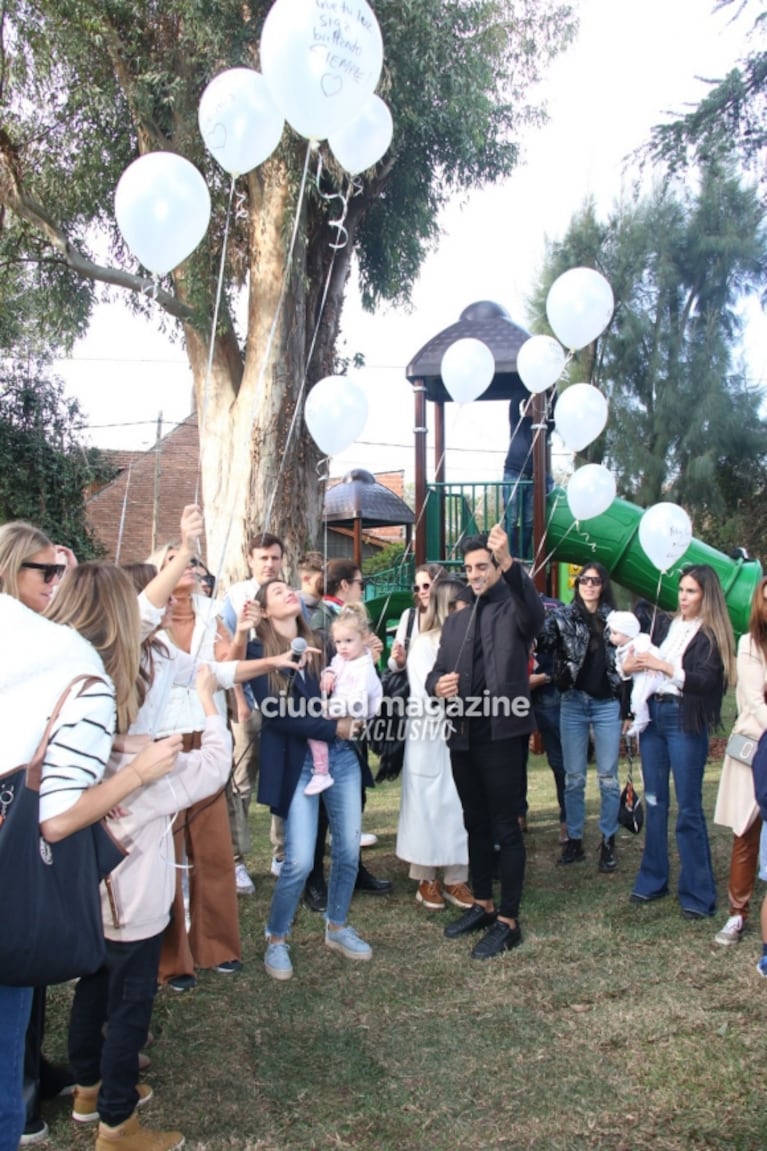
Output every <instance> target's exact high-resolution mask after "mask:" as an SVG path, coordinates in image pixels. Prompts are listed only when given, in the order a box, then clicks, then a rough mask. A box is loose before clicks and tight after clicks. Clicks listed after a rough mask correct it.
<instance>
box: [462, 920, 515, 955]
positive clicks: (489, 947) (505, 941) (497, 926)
mask: <svg viewBox="0 0 767 1151" xmlns="http://www.w3.org/2000/svg"><path fill="white" fill-rule="evenodd" d="M521 942H522V928H521V927H520V926H519V924H517V926H516V927H509V925H508V923H504V922H503V921H502V920H501V919H498V920H496V922H495V923H494V924H493V926H492V927H491V928H490V930H489V931H487V932H485V934H484V935H483V936H482V938H481V939H480V941H479V943H477V944H476V946H475V947H474V949H473V951H472V953H471V957H472V959H492V958H493V957H494V956H496V955H501V954H502V953H503V952H504V951H511V950H513V948H515V947H519V945H520V943H521Z"/></svg>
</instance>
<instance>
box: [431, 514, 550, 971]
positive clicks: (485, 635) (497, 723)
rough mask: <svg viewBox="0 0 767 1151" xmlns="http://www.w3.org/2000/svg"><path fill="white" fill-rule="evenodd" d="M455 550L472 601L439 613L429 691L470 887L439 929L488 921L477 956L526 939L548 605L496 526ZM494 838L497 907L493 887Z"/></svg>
mask: <svg viewBox="0 0 767 1151" xmlns="http://www.w3.org/2000/svg"><path fill="white" fill-rule="evenodd" d="M461 551H462V553H463V560H464V569H465V572H466V578H467V579H468V581H469V584H470V586H471V589H472V591H473V593H474V597H475V598H474V602H473V604H472V605H471V608H470V609H469V610H464V611H461V612H456V613H455V614H454V615H451V616H448V618H447V619H446V620H445V623H444V625H443V627H442V637H441V640H440V646H439V651H438V652H437V659H436V662H435V664H434V667H433V669H432V671H431V672H430V673H429V675H428V676H427V679H426V688H427V691H429V692H430V693H431V694H432V695H434V696H436V697H437V698H439V699H444V700H446V701H447V715H448V717H449V718H450V720H451V723H452V725H453V730H452V733H451V734H450V736H449V738H448V743H449V746H450V759H451V763H452V767H453V777H454V779H455V785H456V788H457V789H458V795H459V797H460V800H461V805H462V807H463V818H464V824H465V826H466V831H467V833H468V837H469V864H470V867H471V879H472V888H473V891H474V905H473V906H472V907H470V908H469V909H468V910H467V911H466V912H465V913H464V914H463V915H462V916H461V917H460V918H459V919H457V920H456V921H455V922H454V923H451V924H449V925H448V926H447V927H446V928H445V935H446V936H447V937H448V938H449V939H455V938H457V937H459V936H461V935H466V934H469V933H470V932H474V931H479V930H481V929H482V928H485V927H487V928H489V930H488V931H487V932H486V934H485V935H484V936H483V937H482V939H481V940H480V941H479V942H478V943H477V944H476V946H475V947H474V950H473V951H472V953H471V954H472V958H474V959H488V958H490V957H491V956H494V955H500V954H501V953H502V952H504V951H510V950H511V949H512V948H513V947H518V946H519V944H520V943H521V942H522V931H521V929H520V926H519V903H520V899H521V896H522V884H523V881H524V874H525V845H524V840H523V838H522V832H521V829H520V826H519V820H518V815H519V805H520V800H521V796H522V788H523V779H524V774H523V773H524V767H525V755H526V749H527V743H528V740H529V737H530V733H531V732H532V731H533V730H535V719H534V716H533V712H532V707H531V705H530V687H529V675H528V663H529V652H530V645H531V643H532V641H533V639H534V638H535V636H536V635H537V633H538V632H539V631H540V629H541V627H542V625H543V618H544V612H543V607H542V605H541V601H540V598H539V596H538V593H537V592H536V590H535V587H534V585H533V582H532V580H531V579H530V577H529V576H528V575H527V574H526V572H525V571H524V570H523V568H522V566H521V564H519V563H518V562H515V561H514V560H513V558H512V556H511V554H510V552H509V540H508V536H507V535H506V532H505V531H504V530H503V528H502V527H501V526H500V524H496V525H495V527H494V528H493V529H492V530H491V531H490V533H489V535H478V536H471V537H469V538H467V539H466V540H464V542H463V546H462V548H461ZM496 844H498V845H499V846H500V859H499V863H500V881H501V898H500V902H499V906H498V908H497V909H496V906H495V903H494V901H493V888H492V882H493V863H494V856H495V845H496Z"/></svg>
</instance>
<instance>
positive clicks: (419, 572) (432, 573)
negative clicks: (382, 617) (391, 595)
mask: <svg viewBox="0 0 767 1151" xmlns="http://www.w3.org/2000/svg"><path fill="white" fill-rule="evenodd" d="M444 570H445V569H444V568H441V567H440V566H439V564H422V565H421V567H419V568H416V572H415V582H414V583H413V604H414V606H413V607H409V608H408V609H407V611H404V612H403V613H402V616H401V617H400V621H399V623H398V624H397V633H396V635H395V636H394V643H393V644H392V649H391V655H390V656H389V671H401V670H402V668H403V667H404V666H405V662H406V660H407V653H408V649H409V647H410V645H411V644H412V642H413V640H414V639H415V637H416V636H417V635H418V633H419V631H420V630H421V624H422V623H423V621H424V619H425V618H426V612H427V610H428V607H429V597H430V596H431V589H432V585H433V584H434V583H435V581H436V580H437V579H439V577H440V576H441V575H443V574H444Z"/></svg>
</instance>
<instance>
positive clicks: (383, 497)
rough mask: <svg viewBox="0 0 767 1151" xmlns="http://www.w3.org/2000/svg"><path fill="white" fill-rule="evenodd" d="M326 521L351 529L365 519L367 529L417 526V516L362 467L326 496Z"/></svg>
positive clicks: (347, 476)
mask: <svg viewBox="0 0 767 1151" xmlns="http://www.w3.org/2000/svg"><path fill="white" fill-rule="evenodd" d="M325 519H326V520H327V521H328V523H331V524H345V525H347V526H350V525H351V524H353V523H354V521H355V520H361V521H362V524H363V525H364V527H366V528H374V527H386V526H387V525H390V524H412V523H415V513H414V512H412V511H411V510H410V508H409V507H408V506H407V504H406V503H405V501H404V500H401V499H400V498H399V496H398V495H395V494H394V492H392V491H390V490H389V489H388V488H385V487H384V486H383V484H379V483H377V482H376V479H375V476H373V475H371V474H370V472H366V471H364V469H362V468H355V469H354V470H353V471H351V472H348V473H347V474H346V475H345V476H344V478H343V479H342V480H341V483H340V484H335V485H334V487H332V488H328V490H327V492H326V494H325Z"/></svg>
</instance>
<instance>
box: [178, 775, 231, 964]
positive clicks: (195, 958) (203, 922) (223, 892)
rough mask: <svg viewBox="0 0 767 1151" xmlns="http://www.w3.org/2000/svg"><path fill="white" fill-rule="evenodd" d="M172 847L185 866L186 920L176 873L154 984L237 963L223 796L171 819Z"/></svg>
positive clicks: (227, 827)
mask: <svg viewBox="0 0 767 1151" xmlns="http://www.w3.org/2000/svg"><path fill="white" fill-rule="evenodd" d="M175 826H176V830H175V831H174V833H173V842H174V846H175V849H176V863H179V864H180V863H183V862H184V848H186V862H187V864H188V865H189V868H190V870H189V914H190V920H191V922H190V926H189V934H188V935H187V932H186V926H185V923H184V898H183V893H182V887H181V877H182V871H181V869H179V870H178V871H177V873H176V895H175V898H174V900H173V910H172V913H171V921H170V923H169V924H168V926H167V928H166V929H165V934H164V936H163V942H162V954H161V956H160V973H159V977H160V982H162V983H165V982H167V980H168V979H170V978H171V977H172V976H174V975H193V974H194V969H195V967H215V966H216V965H217V964H219V963H225V962H226V961H227V960H229V959H241V958H242V948H241V945H240V926H239V920H238V914H237V888H236V887H235V883H234V864H233V863H232V840H231V836H230V832H229V815H228V813H227V807H226V796H225V795H224V792H223V791H222V792H219V794H218V795H217V796H215V797H214V798H209V799H203V800H201V801H200V802H199V803H195V804H194V805H193V806H192V807H190V808H188V809H187V810H186V811H182V812H179V814H178V815H177V817H176V824H175Z"/></svg>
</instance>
